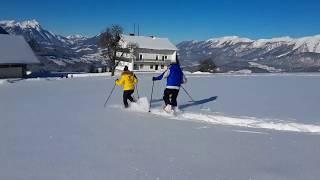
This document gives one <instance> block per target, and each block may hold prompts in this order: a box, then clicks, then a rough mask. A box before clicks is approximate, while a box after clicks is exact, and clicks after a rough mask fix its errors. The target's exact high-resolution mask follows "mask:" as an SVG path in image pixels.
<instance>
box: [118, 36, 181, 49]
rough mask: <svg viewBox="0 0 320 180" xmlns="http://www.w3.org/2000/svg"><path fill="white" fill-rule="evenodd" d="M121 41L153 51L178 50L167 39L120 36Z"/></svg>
mask: <svg viewBox="0 0 320 180" xmlns="http://www.w3.org/2000/svg"><path fill="white" fill-rule="evenodd" d="M122 40H123V41H124V43H126V44H131V43H133V44H137V45H138V47H139V48H143V49H154V50H174V51H176V50H178V49H177V47H176V46H175V45H174V44H172V43H171V42H170V41H169V39H168V38H158V37H148V36H128V35H124V34H123V35H122Z"/></svg>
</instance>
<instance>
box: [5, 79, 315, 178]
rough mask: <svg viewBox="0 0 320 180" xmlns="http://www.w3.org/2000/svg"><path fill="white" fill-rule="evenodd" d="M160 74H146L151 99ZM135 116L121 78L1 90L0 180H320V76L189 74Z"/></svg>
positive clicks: (143, 90)
mask: <svg viewBox="0 0 320 180" xmlns="http://www.w3.org/2000/svg"><path fill="white" fill-rule="evenodd" d="M151 76H152V75H151V74H138V77H139V79H140V83H139V85H138V89H139V95H140V97H148V98H149V97H150V90H151V81H150V79H151ZM188 78H189V83H188V84H187V85H185V88H186V89H187V90H188V91H189V93H190V94H191V95H192V96H193V98H194V99H195V100H196V102H189V99H188V96H186V94H185V93H184V92H183V91H181V92H180V96H179V104H180V109H181V110H182V111H183V112H181V113H178V115H177V116H172V115H166V114H164V113H163V112H161V111H160V106H161V104H162V102H161V94H162V91H163V87H164V83H163V82H162V83H158V82H157V83H156V84H155V91H154V101H153V102H152V112H151V113H147V112H146V111H147V105H148V103H147V99H143V98H142V100H141V103H140V105H134V106H133V108H131V109H129V110H123V108H122V106H121V96H122V94H121V89H120V88H118V87H117V88H116V90H115V92H114V95H113V96H112V98H111V100H110V102H109V103H108V105H107V108H104V107H103V104H104V101H105V98H106V97H107V95H108V93H109V91H110V90H111V88H112V85H113V82H114V79H115V78H111V77H81V78H73V79H71V78H69V79H55V78H51V79H32V80H22V81H12V82H14V83H9V82H6V81H3V80H2V81H0V97H1V102H0V114H1V118H0V142H1V148H0V159H1V161H0V179H8V180H16V179H32V180H37V179H39V180H40V179H41V180H42V179H66V180H67V179H68V180H69V179H80V180H81V179H318V177H319V175H320V172H319V170H318V169H319V166H318V165H319V163H320V158H319V153H320V141H319V132H320V130H319V127H320V123H319V121H318V118H319V117H320V116H319V115H320V112H319V110H318V107H319V99H320V96H319V93H318V92H320V91H319V90H320V85H319V83H318V82H319V80H320V75H318V74H295V75H288V74H283V75H279V74H278V75H269V74H268V75H214V76H213V75H192V74H190V75H188Z"/></svg>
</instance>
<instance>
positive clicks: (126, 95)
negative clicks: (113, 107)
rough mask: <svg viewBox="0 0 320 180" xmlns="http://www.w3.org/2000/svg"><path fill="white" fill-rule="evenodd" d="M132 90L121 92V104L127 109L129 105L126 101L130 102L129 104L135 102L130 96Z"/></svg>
mask: <svg viewBox="0 0 320 180" xmlns="http://www.w3.org/2000/svg"><path fill="white" fill-rule="evenodd" d="M133 92H134V90H127V91H123V104H124V107H125V108H127V107H129V104H128V99H129V100H130V101H131V102H136V101H135V100H134V99H133V97H132V96H131V95H132V94H133Z"/></svg>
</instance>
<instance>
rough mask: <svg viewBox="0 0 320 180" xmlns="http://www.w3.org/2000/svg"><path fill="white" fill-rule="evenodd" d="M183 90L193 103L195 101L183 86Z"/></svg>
mask: <svg viewBox="0 0 320 180" xmlns="http://www.w3.org/2000/svg"><path fill="white" fill-rule="evenodd" d="M181 87H182V89H183V90H184V92H185V93H186V94H187V95H188V96H189V98H190V99H191V101H192V102H194V101H195V100H194V99H193V98H192V97H191V96H190V94H189V93H188V91H187V90H186V89H185V88H184V87H183V86H182V85H181Z"/></svg>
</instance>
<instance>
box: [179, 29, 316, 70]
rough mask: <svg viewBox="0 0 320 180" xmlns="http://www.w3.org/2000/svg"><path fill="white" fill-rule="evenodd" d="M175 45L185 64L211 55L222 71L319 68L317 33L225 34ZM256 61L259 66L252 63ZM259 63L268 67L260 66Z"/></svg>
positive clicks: (193, 63)
mask: <svg viewBox="0 0 320 180" xmlns="http://www.w3.org/2000/svg"><path fill="white" fill-rule="evenodd" d="M177 46H178V48H179V54H180V59H181V60H182V62H184V63H185V65H186V66H190V65H196V64H198V60H201V59H206V58H212V59H213V60H214V61H215V63H216V64H217V65H218V66H220V67H222V68H221V69H222V71H230V70H241V69H251V70H253V71H255V72H265V71H266V72H269V71H268V69H269V70H270V69H282V70H283V71H319V70H320V35H316V36H310V37H303V38H290V37H280V38H272V39H258V40H252V39H248V38H240V37H238V36H227V37H222V38H214V39H209V40H206V41H184V42H181V43H180V44H178V45H177ZM250 62H251V63H250ZM252 62H255V63H252ZM257 64H259V65H260V66H255V65H257ZM261 67H269V68H265V69H261Z"/></svg>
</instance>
